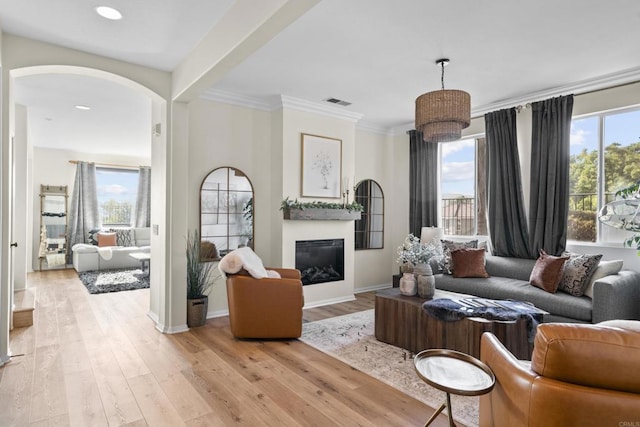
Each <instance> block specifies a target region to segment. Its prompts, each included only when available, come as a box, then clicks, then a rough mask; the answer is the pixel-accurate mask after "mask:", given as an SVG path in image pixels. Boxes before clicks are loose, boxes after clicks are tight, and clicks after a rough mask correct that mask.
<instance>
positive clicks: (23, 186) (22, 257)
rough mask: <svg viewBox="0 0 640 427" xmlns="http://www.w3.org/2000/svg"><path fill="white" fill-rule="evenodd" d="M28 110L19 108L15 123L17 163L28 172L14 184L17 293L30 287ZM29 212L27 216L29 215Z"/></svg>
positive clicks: (14, 265) (22, 174) (14, 256)
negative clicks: (28, 279)
mask: <svg viewBox="0 0 640 427" xmlns="http://www.w3.org/2000/svg"><path fill="white" fill-rule="evenodd" d="M27 122H28V120H27V109H26V108H25V107H24V106H22V105H16V106H15V123H14V135H15V137H14V143H13V148H14V158H15V159H16V160H18V159H20V162H16V166H15V167H16V170H17V171H27V173H18V172H16V174H15V182H14V198H13V201H14V204H13V212H14V215H13V239H12V240H13V241H14V242H16V243H17V244H18V246H17V247H15V248H13V249H12V250H13V290H14V291H20V290H24V289H25V288H26V287H27V271H28V270H29V265H30V262H29V258H30V257H29V254H30V251H29V249H30V247H31V245H30V239H29V236H28V232H27V229H28V226H27V225H28V224H29V219H30V218H31V216H30V215H29V213H30V208H31V203H30V202H31V200H30V197H29V195H30V194H29V193H30V192H29V187H28V184H29V183H30V182H31V181H30V179H29V178H30V177H29V175H28V171H29V169H30V167H29V166H30V165H29V144H28V135H27ZM25 212H26V213H27V214H26V215H25Z"/></svg>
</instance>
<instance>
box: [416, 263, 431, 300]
mask: <svg viewBox="0 0 640 427" xmlns="http://www.w3.org/2000/svg"><path fill="white" fill-rule="evenodd" d="M413 273H414V274H415V275H416V285H417V288H418V296H419V297H420V298H427V299H431V298H433V295H434V294H435V293H436V279H435V277H433V271H432V270H431V266H430V265H429V263H422V264H418V265H416V267H415V268H414V269H413Z"/></svg>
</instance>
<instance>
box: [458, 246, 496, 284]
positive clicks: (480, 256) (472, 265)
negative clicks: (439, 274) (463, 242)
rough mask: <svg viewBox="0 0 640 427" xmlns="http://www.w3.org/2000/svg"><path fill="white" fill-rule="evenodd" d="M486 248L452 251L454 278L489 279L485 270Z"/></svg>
mask: <svg viewBox="0 0 640 427" xmlns="http://www.w3.org/2000/svg"><path fill="white" fill-rule="evenodd" d="M484 254H485V250H484V248H479V249H473V248H463V249H456V250H454V251H451V261H452V264H453V265H455V269H454V270H453V277H456V278H462V277H489V275H488V274H487V270H485V268H484Z"/></svg>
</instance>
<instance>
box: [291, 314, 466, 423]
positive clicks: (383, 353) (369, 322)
mask: <svg viewBox="0 0 640 427" xmlns="http://www.w3.org/2000/svg"><path fill="white" fill-rule="evenodd" d="M300 340H301V341H302V342H304V343H306V344H308V345H310V346H312V347H314V348H317V349H318V350H320V351H322V352H324V353H327V354H329V355H330V356H332V357H335V358H336V359H339V360H341V361H343V362H345V363H347V364H348V365H350V366H352V367H354V368H356V369H358V370H360V371H362V372H364V373H366V374H368V375H371V376H372V377H374V378H377V379H378V380H380V381H382V382H385V383H387V384H389V385H391V386H392V387H395V388H397V389H398V390H400V391H402V392H404V393H406V394H408V395H410V396H411V397H413V398H415V399H417V400H420V401H421V402H424V403H426V404H427V405H429V406H431V407H432V408H434V409H435V408H438V407H439V406H440V405H441V404H442V402H444V400H445V398H446V394H445V393H444V392H442V391H439V390H437V389H435V388H433V387H431V386H429V385H427V384H426V383H425V382H423V381H422V380H421V379H420V378H419V377H418V376H417V374H416V372H415V369H414V367H413V359H412V357H413V354H411V353H410V352H409V351H408V350H404V349H402V348H399V347H395V346H392V345H389V344H385V343H383V342H380V341H378V340H376V338H375V329H374V310H367V311H361V312H358V313H353V314H347V315H344V316H339V317H332V318H330V319H325V320H319V321H317V322H309V323H305V324H303V325H302V337H300ZM478 405H479V398H478V397H466V396H456V395H451V406H452V409H453V417H454V419H455V420H457V421H460V422H462V423H464V424H466V425H467V426H477V425H478ZM445 412H446V410H445Z"/></svg>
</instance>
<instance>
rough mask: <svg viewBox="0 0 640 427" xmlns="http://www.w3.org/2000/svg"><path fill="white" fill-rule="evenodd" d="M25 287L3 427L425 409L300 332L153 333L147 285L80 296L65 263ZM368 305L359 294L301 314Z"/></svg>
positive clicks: (284, 419) (254, 419)
mask: <svg viewBox="0 0 640 427" xmlns="http://www.w3.org/2000/svg"><path fill="white" fill-rule="evenodd" d="M28 286H29V287H32V288H36V296H37V302H36V310H35V319H34V325H33V326H31V327H27V328H19V329H15V330H13V331H12V333H11V350H12V353H13V355H14V357H13V358H12V360H11V362H10V363H8V364H7V365H5V366H4V367H3V368H0V426H3V427H4V426H66V425H74V426H106V425H109V426H125V425H126V426H165V425H166V426H181V425H186V426H209V425H211V426H224V425H251V426H260V425H272V426H289V425H305V426H307V425H308V426H329V425H340V426H349V425H361V426H368V425H380V426H411V425H416V426H417V425H422V424H423V423H424V422H425V420H426V419H427V418H428V417H429V416H430V415H431V413H432V412H433V409H431V408H429V407H428V406H426V405H424V404H422V403H420V402H418V401H416V400H414V399H412V398H410V397H408V396H406V395H404V394H402V393H400V392H399V391H397V390H395V389H394V388H392V387H389V386H387V385H385V384H383V383H381V382H379V381H377V380H375V379H373V378H372V377H369V376H368V375H365V374H363V373H361V372H359V371H357V370H355V369H352V368H351V367H349V366H348V365H346V364H344V363H342V362H339V361H338V360H336V359H334V358H332V357H330V356H327V355H325V354H324V353H322V352H319V351H317V350H315V349H313V348H312V347H309V346H307V345H305V344H303V343H302V342H300V341H298V340H289V341H239V340H236V339H234V338H233V337H232V336H231V334H230V330H229V321H228V318H227V317H223V318H217V319H211V320H209V321H207V324H206V325H205V326H203V327H201V328H196V329H193V330H191V331H189V332H186V333H182V334H176V335H164V334H161V333H159V332H158V331H156V330H155V328H154V325H153V322H152V321H151V320H150V319H149V318H148V317H147V316H146V314H147V310H148V302H149V291H148V289H143V290H137V291H127V292H118V293H113V294H101V295H90V294H89V293H88V292H87V291H86V289H85V288H84V286H83V285H82V284H81V283H80V281H79V279H78V277H77V275H76V273H75V271H73V270H57V271H49V272H42V273H40V272H38V273H33V274H30V275H29V285H28ZM373 303H374V296H373V293H366V294H360V295H358V297H357V301H354V302H351V303H343V304H337V305H333V306H327V307H321V308H315V309H309V310H305V314H304V318H305V320H307V321H314V320H318V319H322V318H326V317H332V316H336V315H341V314H346V313H349V312H354V311H361V310H366V309H370V308H373ZM435 425H447V420H446V418H444V417H442V416H441V417H440V418H439V419H438V420H437V423H436V424H435Z"/></svg>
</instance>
